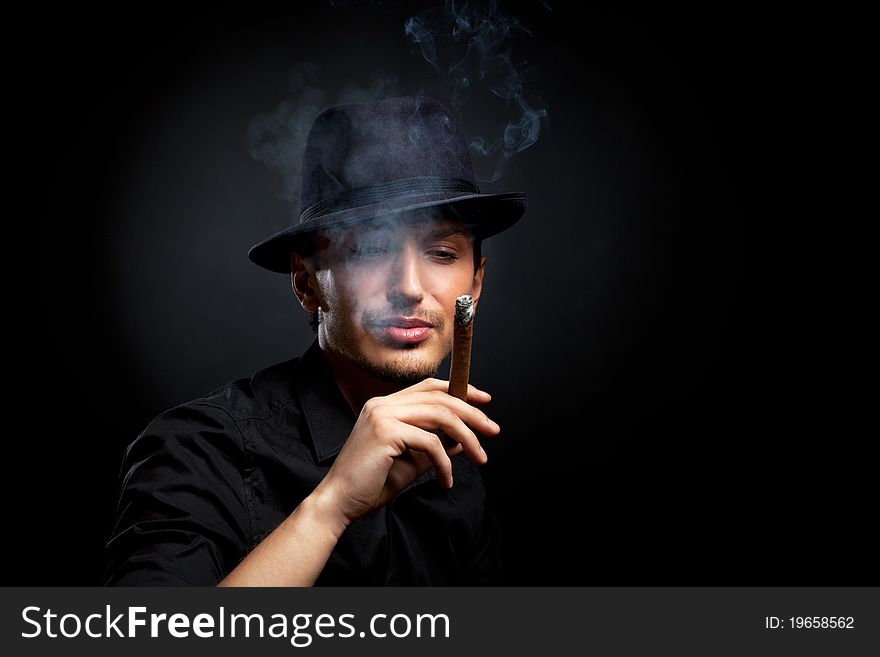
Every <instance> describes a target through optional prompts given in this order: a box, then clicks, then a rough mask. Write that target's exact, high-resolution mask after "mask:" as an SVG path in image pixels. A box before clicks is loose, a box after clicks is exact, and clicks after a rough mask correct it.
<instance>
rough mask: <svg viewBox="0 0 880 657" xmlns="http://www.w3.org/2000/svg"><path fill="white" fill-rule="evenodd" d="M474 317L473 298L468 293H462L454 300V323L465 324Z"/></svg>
mask: <svg viewBox="0 0 880 657" xmlns="http://www.w3.org/2000/svg"><path fill="white" fill-rule="evenodd" d="M473 318H474V298H473V297H472V296H471V295H470V294H462V295H461V296H460V297H458V298H457V299H456V300H455V323H456V324H461V325H462V326H467V325H468V324H470V323H471V320H472V319H473Z"/></svg>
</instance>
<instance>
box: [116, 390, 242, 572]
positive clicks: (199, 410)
mask: <svg viewBox="0 0 880 657" xmlns="http://www.w3.org/2000/svg"><path fill="white" fill-rule="evenodd" d="M245 461H246V456H245V450H244V444H243V439H242V436H241V433H240V431H239V428H238V426H237V425H236V423H235V421H234V419H233V418H232V417H231V416H230V415H229V413H227V412H226V411H225V410H224V409H222V408H220V407H217V406H212V405H208V404H200V403H195V402H190V403H188V404H184V405H181V406H178V407H175V408H173V409H171V410H169V411H167V412H165V413H163V414H161V415H159V416H158V417H157V418H155V419H154V420H153V421H152V422H151V423H150V424H149V425H148V426H147V428H146V429H145V430H144V432H143V433H141V434H140V435H139V436H138V437H137V438H136V439H135V440H134V442H132V444H131V445H130V446H129V447H128V450H127V451H126V453H125V458H124V460H123V464H122V471H121V477H122V481H121V491H120V497H119V505H118V508H117V513H116V523H115V527H114V529H113V532H112V534H111V536H110V539H109V540H108V542H107V553H106V556H107V560H106V569H105V576H104V585H105V586H154V585H172V586H181V585H195V586H213V585H215V584H217V582H219V581H220V580H221V579H223V577H225V576H226V574H227V573H229V572H230V571H231V570H232V569H233V568H235V566H236V565H237V564H238V562H239V561H240V560H241V559H242V558H243V557H244V555H245V554H246V552H247V550H248V548H249V545H250V538H251V536H252V532H251V527H250V516H249V514H248V506H247V499H246V488H245V480H244V472H245V467H246V463H245Z"/></svg>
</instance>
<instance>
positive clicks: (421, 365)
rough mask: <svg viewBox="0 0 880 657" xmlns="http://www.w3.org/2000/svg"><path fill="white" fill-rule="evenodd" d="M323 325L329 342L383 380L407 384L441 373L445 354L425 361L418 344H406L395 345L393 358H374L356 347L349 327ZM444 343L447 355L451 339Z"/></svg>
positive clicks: (342, 353)
mask: <svg viewBox="0 0 880 657" xmlns="http://www.w3.org/2000/svg"><path fill="white" fill-rule="evenodd" d="M324 319H325V318H324V317H321V320H324ZM322 323H323V322H322ZM324 328H325V330H326V331H327V334H328V337H329V338H331V340H330V342H331V344H333V345H334V347H335V348H336V351H338V352H339V353H340V354H341V355H343V356H344V357H345V358H347V359H348V360H349V361H351V362H352V363H354V364H355V365H357V366H358V367H359V368H360V369H362V370H364V371H366V372H367V373H369V374H370V375H371V376H373V377H375V378H376V379H379V380H380V381H384V382H386V383H395V384H401V385H404V386H410V385H413V384H415V383H418V382H419V381H423V380H425V379H427V378H431V377H437V376H438V375H439V372H440V365H441V364H442V363H443V358H445V355H444V356H442V357H440V359H439V360H437V362H431V361H430V360H426V357H425V356H423V355H422V354H421V351H422V349H421V347H420V345H409V346H403V347H396V348H395V352H396V353H397V356H396V357H393V358H389V359H378V360H376V359H372V358H370V357H369V356H368V355H367V354H365V353H363V352H362V351H361V350H360V349H358V347H357V337H356V335H355V333H354V331H352V330H351V327H349V326H345V325H344V326H333V325H331V324H324ZM447 342H448V343H449V344H447V345H446V346H445V348H444V349H443V353H444V354H446V355H448V353H449V352H450V350H451V349H452V341H451V339H450V340H447ZM386 346H387V345H386Z"/></svg>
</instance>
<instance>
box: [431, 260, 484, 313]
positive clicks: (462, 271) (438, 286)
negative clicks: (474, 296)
mask: <svg viewBox="0 0 880 657" xmlns="http://www.w3.org/2000/svg"><path fill="white" fill-rule="evenodd" d="M428 280H429V281H430V287H431V290H433V292H434V295H435V296H436V297H437V299H438V300H439V301H441V302H442V303H443V305H444V306H447V305H448V306H450V307H453V308H454V306H455V299H456V297H458V296H460V295H462V294H470V293H471V291H472V289H473V285H474V277H473V268H472V267H471V266H468V267H459V266H458V265H456V266H455V269H454V270H453V268H452V267H448V266H447V267H442V268H441V267H435V268H433V269H431V270H430V271H429V273H428Z"/></svg>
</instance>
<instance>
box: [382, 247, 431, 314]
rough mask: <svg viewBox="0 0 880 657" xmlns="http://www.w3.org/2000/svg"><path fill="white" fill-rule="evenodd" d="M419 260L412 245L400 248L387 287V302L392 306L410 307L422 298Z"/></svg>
mask: <svg viewBox="0 0 880 657" xmlns="http://www.w3.org/2000/svg"><path fill="white" fill-rule="evenodd" d="M420 264H421V263H420V260H419V257H418V251H417V249H416V247H415V245H414V244H411V243H407V244H404V245H402V246H401V248H400V251H399V252H398V253H397V254H396V257H395V258H394V263H393V265H392V267H391V280H390V281H389V285H388V295H387V296H388V301H390V302H391V304H392V305H394V306H404V307H406V306H412V305H415V304H417V303H419V302H420V301H421V300H422V298H423V296H424V290H423V288H422V280H421V272H420V271H419V267H420Z"/></svg>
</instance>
